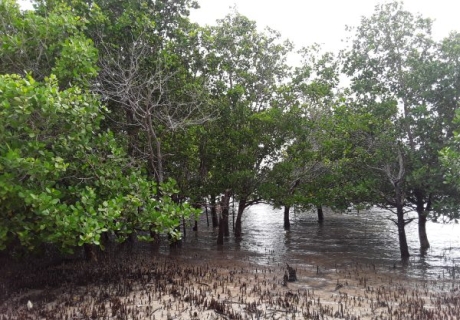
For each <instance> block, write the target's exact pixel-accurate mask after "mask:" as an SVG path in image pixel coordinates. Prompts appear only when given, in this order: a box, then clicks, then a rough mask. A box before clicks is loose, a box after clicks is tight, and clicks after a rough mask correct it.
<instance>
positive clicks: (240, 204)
mask: <svg viewBox="0 0 460 320" xmlns="http://www.w3.org/2000/svg"><path fill="white" fill-rule="evenodd" d="M245 208H246V198H242V199H240V201H239V202H238V213H237V216H236V222H235V238H237V239H239V238H241V217H242V216H243V211H244V209H245Z"/></svg>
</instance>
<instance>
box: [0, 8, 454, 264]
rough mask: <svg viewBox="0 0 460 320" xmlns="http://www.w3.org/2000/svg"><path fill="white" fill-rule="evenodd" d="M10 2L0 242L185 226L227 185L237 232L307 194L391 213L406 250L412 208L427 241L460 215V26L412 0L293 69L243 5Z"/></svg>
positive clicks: (88, 239) (2, 80)
mask: <svg viewBox="0 0 460 320" xmlns="http://www.w3.org/2000/svg"><path fill="white" fill-rule="evenodd" d="M0 1H1V2H0V139H1V141H2V144H1V145H0V173H1V175H0V249H2V250H3V249H12V248H17V247H23V248H26V249H28V250H36V249H37V248H40V246H42V245H43V244H54V245H56V246H58V247H59V248H61V249H62V250H63V251H72V250H73V249H75V248H76V247H79V246H88V245H96V246H100V247H103V241H102V239H103V238H107V237H106V236H110V237H114V238H115V239H117V240H118V241H124V240H126V239H127V238H128V237H130V236H132V235H136V236H137V237H138V238H140V239H143V240H151V239H154V238H156V236H157V235H158V234H160V233H168V234H169V235H171V236H173V237H174V238H179V237H180V234H179V233H178V226H179V224H180V223H181V221H183V219H186V218H189V217H193V216H194V215H195V214H197V213H199V210H197V209H193V208H197V207H200V204H201V203H204V202H207V201H211V203H212V204H213V205H215V204H216V201H218V199H219V197H220V196H221V195H224V196H223V197H222V203H221V205H222V206H223V208H224V210H223V211H222V213H223V214H222V217H220V218H221V221H223V222H224V223H227V224H228V219H227V218H228V216H227V215H228V210H225V208H227V209H228V201H229V198H230V195H231V196H232V197H233V199H235V200H236V201H237V202H238V212H237V220H236V225H235V230H234V233H235V236H236V237H241V236H242V225H241V224H242V215H243V212H244V210H245V208H247V207H248V206H250V205H252V204H255V203H258V202H260V201H265V202H270V203H272V204H273V205H274V206H279V207H281V206H282V207H284V208H285V211H284V212H285V217H284V218H285V227H286V228H289V211H290V208H291V207H294V206H299V207H302V208H309V207H316V208H318V214H320V212H321V207H322V206H329V207H333V208H346V207H347V206H350V205H351V204H354V205H355V206H358V207H363V206H372V205H376V206H380V207H383V208H387V209H390V210H393V211H394V212H395V214H396V218H395V223H396V225H397V228H398V234H399V241H400V247H401V255H402V256H403V257H407V256H409V251H408V248H407V241H406V238H405V230H404V227H405V225H406V224H407V223H409V222H410V220H408V219H407V217H406V213H407V211H409V210H414V211H416V212H417V214H418V219H417V221H418V225H419V236H420V246H421V248H422V249H424V250H425V249H427V248H428V247H429V242H428V235H427V234H426V230H425V223H426V221H427V219H430V218H433V219H439V218H441V217H442V218H447V219H457V218H458V209H457V207H458V202H459V200H460V199H459V189H460V188H459V185H460V184H459V183H458V177H459V176H460V173H459V172H460V169H459V167H460V165H459V159H460V156H459V154H460V151H459V147H458V141H459V133H458V132H459V131H458V130H457V128H458V124H459V120H458V119H457V118H456V114H458V112H457V109H458V101H459V94H460V82H459V74H460V64H459V57H460V51H459V48H460V36H459V34H458V33H452V34H450V35H449V36H448V37H447V38H446V39H444V40H442V41H440V42H436V41H435V40H433V39H432V37H431V24H432V22H431V20H430V19H426V18H423V17H420V16H417V15H413V14H412V13H410V12H407V11H405V10H404V8H403V5H402V4H401V3H398V2H393V3H387V4H384V5H379V6H377V7H376V9H375V12H374V14H373V15H371V16H370V17H365V18H363V19H362V21H361V24H360V25H359V26H358V27H356V28H355V29H350V33H351V37H350V41H349V46H348V47H346V48H345V49H344V50H343V51H342V52H341V53H340V55H338V56H336V55H334V54H332V53H328V52H322V51H321V48H319V47H318V46H312V47H309V48H303V49H301V50H300V51H299V52H298V53H299V55H300V56H301V63H300V64H299V65H298V66H296V67H295V68H293V67H291V66H289V64H288V63H287V61H288V59H287V58H288V56H289V55H290V54H292V53H293V51H294V45H293V44H292V43H290V42H289V41H284V40H283V39H282V37H281V35H280V34H279V33H278V32H276V31H274V30H271V29H269V28H267V29H265V30H260V29H258V27H257V25H256V24H255V22H254V21H251V20H250V19H248V18H247V17H244V16H242V15H241V14H239V13H238V12H231V13H230V14H229V15H227V16H226V17H224V18H223V19H221V20H217V23H216V25H215V26H206V27H201V26H199V25H197V24H194V23H191V22H190V21H189V18H188V15H189V12H190V10H192V9H196V8H197V4H196V3H195V2H194V1H189V0H181V1H160V0H152V1H144V0H139V1H137V0H136V1H131V0H130V1H116V0H104V1H102V0H94V1H82V0H49V1H46V0H39V1H36V2H35V9H34V10H31V11H21V10H20V8H19V6H18V5H17V3H16V2H15V1H14V0H0ZM344 76H346V77H348V79H349V80H350V81H348V83H349V87H346V88H341V87H340V81H339V79H341V78H343V77H344ZM213 214H216V212H215V211H213ZM214 218H215V220H216V221H217V218H218V217H217V216H215V217H214ZM319 219H320V220H321V219H322V216H321V217H320V216H319ZM214 225H217V222H214ZM221 230H222V232H224V233H225V234H226V235H228V226H227V228H225V227H223V228H222V229H221ZM220 236H222V234H220Z"/></svg>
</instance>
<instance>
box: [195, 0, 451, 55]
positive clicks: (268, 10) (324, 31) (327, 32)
mask: <svg viewBox="0 0 460 320" xmlns="http://www.w3.org/2000/svg"><path fill="white" fill-rule="evenodd" d="M198 2H199V3H200V6H201V8H200V9H198V10H193V11H192V13H191V20H192V21H194V22H198V23H200V24H201V25H206V24H209V25H213V24H215V21H216V19H220V18H223V17H224V16H225V15H227V14H228V13H230V12H231V9H230V8H231V7H233V6H234V5H236V8H237V10H238V12H239V13H241V14H243V15H245V16H247V17H248V18H249V19H251V20H255V21H256V22H257V25H258V27H259V28H261V29H262V28H264V27H266V26H269V27H270V28H272V29H275V30H277V31H279V32H281V35H282V36H283V38H287V39H289V40H291V41H293V42H294V44H295V46H296V48H301V47H303V46H309V45H312V44H313V43H320V44H322V46H323V48H324V49H325V50H330V51H337V50H339V49H342V48H343V47H344V44H343V43H342V42H341V40H342V39H345V37H346V36H347V32H345V25H349V26H357V25H359V23H360V18H361V17H362V16H370V15H371V14H372V13H373V11H374V8H375V5H377V4H379V3H383V2H384V1H381V0H281V1H280V0H276V1H275V0H198ZM404 8H405V9H406V10H408V11H410V12H412V13H414V14H415V13H420V14H422V16H424V17H426V18H431V19H434V20H435V21H434V24H433V36H434V38H435V39H436V40H440V39H442V38H444V37H446V36H447V35H448V34H449V32H450V31H452V30H457V31H459V32H460V1H459V0H406V1H404Z"/></svg>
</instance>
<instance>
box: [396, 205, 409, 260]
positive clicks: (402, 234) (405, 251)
mask: <svg viewBox="0 0 460 320" xmlns="http://www.w3.org/2000/svg"><path fill="white" fill-rule="evenodd" d="M396 211H397V213H396V214H397V216H398V220H397V226H398V238H399V249H400V251H401V258H403V259H407V258H409V256H410V255H409V247H408V246H407V238H406V229H405V227H406V221H405V220H404V211H403V207H402V205H398V207H397V209H396Z"/></svg>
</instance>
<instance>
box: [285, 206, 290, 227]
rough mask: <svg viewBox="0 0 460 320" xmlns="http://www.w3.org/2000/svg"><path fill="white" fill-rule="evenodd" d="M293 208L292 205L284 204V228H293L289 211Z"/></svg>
mask: <svg viewBox="0 0 460 320" xmlns="http://www.w3.org/2000/svg"><path fill="white" fill-rule="evenodd" d="M290 210H291V206H284V229H285V230H289V229H291V222H290V221H289V211H290Z"/></svg>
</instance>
